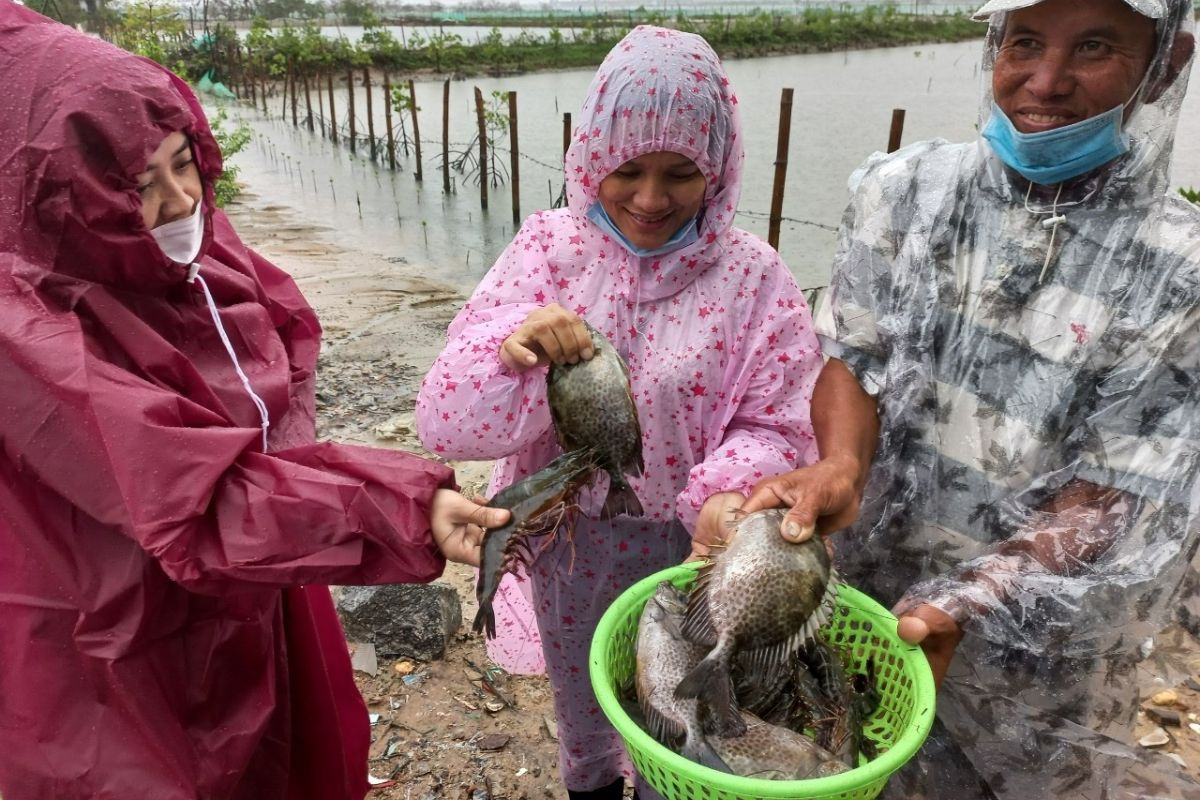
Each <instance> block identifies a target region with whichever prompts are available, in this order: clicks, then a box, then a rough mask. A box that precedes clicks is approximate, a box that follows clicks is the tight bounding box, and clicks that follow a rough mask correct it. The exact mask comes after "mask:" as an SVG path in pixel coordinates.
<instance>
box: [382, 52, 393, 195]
mask: <svg viewBox="0 0 1200 800" xmlns="http://www.w3.org/2000/svg"><path fill="white" fill-rule="evenodd" d="M383 96H384V99H385V100H386V101H387V102H385V103H384V104H383V121H384V124H385V125H386V126H387V137H388V138H387V154H388V166H389V167H391V168H392V170H393V171H394V170H395V169H396V136H395V133H394V132H393V130H392V79H391V78H390V77H389V76H388V73H387V70H386V69H385V70H384V71H383Z"/></svg>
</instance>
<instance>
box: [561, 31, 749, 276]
mask: <svg viewBox="0 0 1200 800" xmlns="http://www.w3.org/2000/svg"><path fill="white" fill-rule="evenodd" d="M737 104H738V101H737V95H736V94H735V93H734V91H733V88H732V86H731V85H730V82H729V77H728V76H727V75H726V74H725V69H724V68H723V67H722V66H721V62H720V59H718V58H717V54H716V53H714V52H713V49H712V48H711V47H710V46H709V44H708V42H706V41H704V39H703V38H701V37H700V36H697V35H696V34H692V33H682V32H680V31H674V30H668V29H666V28H656V27H653V26H649V25H640V26H638V27H637V28H634V29H633V30H632V31H630V32H629V33H628V34H627V35H626V36H625V38H624V39H622V40H621V41H620V42H618V43H617V45H616V46H615V47H614V48H613V49H612V51H611V52H609V54H608V56H607V57H605V59H604V62H603V63H602V64H601V65H600V68H599V69H598V70H597V72H596V76H595V77H594V78H593V79H592V83H591V86H590V87H589V88H588V93H587V100H586V101H585V102H584V105H583V110H582V113H581V114H580V115H579V123H578V125H577V126H576V128H575V134H574V136H575V138H574V140H573V141H572V142H571V146H570V148H569V149H568V150H567V156H566V165H565V170H566V184H567V203H568V205H569V207H570V209H571V211H572V212H573V213H574V214H576V215H577V216H579V217H580V218H586V214H587V210H588V208H589V207H591V205H592V204H593V203H595V202H596V201H597V197H598V195H599V192H600V182H601V181H603V180H604V179H605V178H606V177H607V176H608V175H609V173H611V172H613V171H614V170H616V169H617V168H618V167H620V166H621V165H622V164H624V163H625V162H626V161H629V160H631V159H634V158H638V157H639V156H643V155H645V154H647V153H654V152H660V151H664V150H667V151H671V152H675V153H680V154H682V155H685V156H687V157H688V158H690V159H691V160H692V161H693V162H695V164H696V166H697V167H699V169H700V172H701V173H702V174H703V175H704V179H705V181H706V186H705V190H704V203H703V206H702V208H701V212H700V214H701V217H702V220H701V222H700V231H699V232H700V238H699V240H698V241H696V242H694V243H692V244H690V245H687V246H685V247H682V248H680V249H679V250H676V251H673V252H671V253H667V254H665V255H662V256H655V257H648V258H644V259H638V258H637V257H636V256H633V255H631V254H628V253H625V254H624V255H625V257H626V260H628V261H631V262H637V261H639V260H640V261H642V262H644V263H643V266H644V267H646V268H650V267H651V265H655V264H656V265H657V267H656V268H655V278H656V281H655V285H656V287H657V288H651V287H650V286H648V285H647V286H646V287H645V291H648V292H652V293H655V292H661V293H670V292H673V291H677V290H678V288H679V286H680V285H682V284H684V283H686V282H687V281H689V280H690V279H691V277H694V276H695V274H697V273H698V272H699V271H701V270H703V269H705V268H707V267H709V266H711V265H712V264H713V263H715V262H716V260H717V259H718V258H719V257H720V255H721V253H723V252H724V251H725V247H726V245H725V244H724V243H723V242H722V238H723V237H725V236H726V235H727V234H728V233H729V231H730V229H731V228H732V227H733V217H734V212H735V211H736V209H737V202H738V197H739V195H740V194H741V190H742V171H743V162H744V161H745V152H744V150H743V148H742V123H741V118H740V115H739V113H738V108H737ZM588 224H589V225H591V224H592V223H590V222H589V223H588ZM617 249H621V250H623V249H622V248H619V247H618V248H617ZM659 276H663V280H657V278H658V277H659ZM643 283H645V282H643ZM640 296H641V297H642V298H643V299H647V298H649V297H650V295H648V294H646V293H644V292H643V293H641V294H640ZM659 296H661V294H660V295H659Z"/></svg>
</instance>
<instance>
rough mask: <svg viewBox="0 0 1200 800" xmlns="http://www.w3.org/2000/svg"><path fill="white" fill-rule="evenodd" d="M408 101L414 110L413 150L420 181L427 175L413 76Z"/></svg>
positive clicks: (409, 81) (409, 82) (417, 176)
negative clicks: (423, 158) (423, 160)
mask: <svg viewBox="0 0 1200 800" xmlns="http://www.w3.org/2000/svg"><path fill="white" fill-rule="evenodd" d="M408 102H409V106H410V108H411V110H412V123H413V151H414V153H415V154H416V156H417V175H416V178H417V180H418V181H422V180H424V179H425V175H424V173H423V172H422V171H421V128H420V127H419V125H418V123H417V88H416V86H414V85H413V82H412V79H411V78H409V80H408Z"/></svg>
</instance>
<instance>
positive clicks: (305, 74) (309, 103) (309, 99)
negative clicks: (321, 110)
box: [300, 70, 313, 133]
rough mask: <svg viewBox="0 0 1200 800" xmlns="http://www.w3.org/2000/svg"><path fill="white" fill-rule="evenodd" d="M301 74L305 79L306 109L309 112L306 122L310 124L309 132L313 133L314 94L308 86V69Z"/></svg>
mask: <svg viewBox="0 0 1200 800" xmlns="http://www.w3.org/2000/svg"><path fill="white" fill-rule="evenodd" d="M300 76H301V77H302V78H303V79H304V110H305V113H307V114H308V118H307V121H306V123H305V124H307V125H308V131H309V133H312V129H313V113H312V94H311V93H310V91H309V88H308V70H304V71H303V72H301V73H300Z"/></svg>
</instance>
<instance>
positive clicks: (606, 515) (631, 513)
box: [600, 477, 646, 519]
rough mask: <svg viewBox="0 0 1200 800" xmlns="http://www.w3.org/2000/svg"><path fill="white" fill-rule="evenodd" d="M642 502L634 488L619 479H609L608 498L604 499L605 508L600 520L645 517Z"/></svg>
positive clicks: (601, 512) (602, 510) (601, 511)
mask: <svg viewBox="0 0 1200 800" xmlns="http://www.w3.org/2000/svg"><path fill="white" fill-rule="evenodd" d="M645 513H646V512H645V511H643V510H642V501H641V500H638V496H637V494H635V493H634V491H633V487H632V486H630V485H629V484H628V483H626V482H625V481H624V480H621V479H619V478H612V477H610V478H609V481H608V496H606V497H605V498H604V508H602V509H601V510H600V519H612V518H613V517H617V516H627V517H641V516H645Z"/></svg>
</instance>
